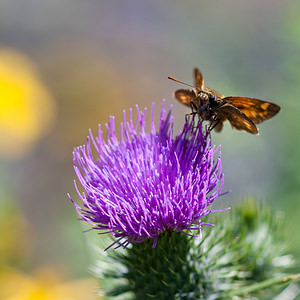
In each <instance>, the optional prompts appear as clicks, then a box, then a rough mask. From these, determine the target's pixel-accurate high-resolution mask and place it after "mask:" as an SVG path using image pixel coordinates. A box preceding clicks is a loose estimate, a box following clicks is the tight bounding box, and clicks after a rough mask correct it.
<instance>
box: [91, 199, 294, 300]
mask: <svg viewBox="0 0 300 300" xmlns="http://www.w3.org/2000/svg"><path fill="white" fill-rule="evenodd" d="M208 221H209V222H211V223H214V224H216V226H215V227H211V228H208V227H206V228H205V230H203V238H202V239H200V238H199V237H190V236H187V235H185V234H182V233H179V232H164V233H163V234H161V236H160V237H159V239H158V244H157V246H156V247H155V248H152V243H151V242H150V241H149V242H143V243H133V244H132V245H131V247H128V248H127V249H118V250H113V249H111V250H109V251H108V254H107V256H106V258H105V260H106V263H107V265H106V267H105V268H104V269H103V262H102V263H101V261H98V263H99V268H96V269H95V270H96V273H98V275H99V276H100V275H101V277H102V278H103V277H104V279H105V280H106V282H107V284H106V285H109V287H108V290H107V293H106V294H107V296H108V299H115V297H116V296H122V297H121V298H120V297H118V299H125V298H126V299H207V300H213V299H232V297H233V296H239V298H236V299H273V297H275V295H276V294H278V293H279V292H280V291H281V290H282V288H283V287H284V286H285V285H287V284H288V283H289V282H291V281H297V280H299V276H298V275H296V276H298V277H292V276H291V277H284V276H288V275H289V270H290V268H291V266H292V265H293V261H292V259H291V257H290V256H289V255H287V246H286V242H285V241H284V239H283V234H282V233H283V219H282V217H281V216H278V215H275V214H274V213H272V212H271V211H270V210H269V209H267V208H266V207H265V206H263V205H261V204H258V203H257V202H256V201H254V200H247V201H244V202H243V203H242V204H241V205H238V206H237V207H235V208H233V209H232V210H231V211H230V212H228V214H227V215H226V216H224V214H222V215H221V214H215V215H214V216H213V217H209V219H208ZM112 286H113V288H112Z"/></svg>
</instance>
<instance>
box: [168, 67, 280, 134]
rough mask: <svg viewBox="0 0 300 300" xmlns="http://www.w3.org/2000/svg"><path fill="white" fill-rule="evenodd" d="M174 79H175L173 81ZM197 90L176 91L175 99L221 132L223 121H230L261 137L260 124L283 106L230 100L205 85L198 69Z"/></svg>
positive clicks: (262, 101) (233, 124)
mask: <svg viewBox="0 0 300 300" xmlns="http://www.w3.org/2000/svg"><path fill="white" fill-rule="evenodd" d="M171 79H172V78H171ZM194 84H195V88H194V89H190V90H185V89H180V90H177V91H175V93H174V97H175V99H177V100H178V101H179V102H181V103H183V104H185V105H187V106H190V107H191V108H192V113H191V114H192V115H195V114H197V115H198V116H199V118H200V119H201V120H204V121H209V122H210V127H211V129H212V128H214V129H215V130H216V131H221V130H222V128H223V122H224V121H226V120H228V121H229V122H230V124H231V126H232V127H233V128H235V129H237V130H245V131H247V132H250V133H252V134H258V128H257V126H256V124H259V123H261V122H263V121H265V120H268V119H270V118H272V117H273V116H275V115H276V114H277V113H278V112H279V110H280V107H279V106H278V105H277V104H274V103H272V102H269V101H264V100H259V99H255V98H249V97H235V96H229V97H226V96H224V95H222V94H220V93H218V92H217V91H215V90H213V89H210V88H207V87H205V86H204V80H203V76H202V74H201V73H200V71H199V70H198V69H194Z"/></svg>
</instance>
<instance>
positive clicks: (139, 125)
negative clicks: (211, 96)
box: [69, 103, 224, 247]
mask: <svg viewBox="0 0 300 300" xmlns="http://www.w3.org/2000/svg"><path fill="white" fill-rule="evenodd" d="M136 109H137V115H138V116H137V120H136V122H135V123H134V122H133V118H132V110H130V115H129V121H128V122H127V121H126V116H125V111H124V121H123V123H121V130H120V139H119V140H118V138H117V136H116V133H115V124H114V117H110V122H109V124H106V129H107V139H106V141H105V140H104V138H103V135H102V130H101V126H100V125H99V132H98V136H97V137H96V138H94V137H93V135H92V133H91V131H90V134H89V136H88V137H87V144H86V145H84V146H80V147H77V148H76V149H75V150H74V153H73V158H74V169H75V172H76V175H77V177H78V180H79V181H80V183H81V185H82V187H83V188H84V190H85V192H84V193H81V192H79V190H78V188H77V185H76V182H75V187H76V190H77V192H78V195H79V196H80V198H81V200H82V203H83V205H81V206H80V205H78V204H76V203H75V202H74V201H73V200H72V199H71V197H70V196H69V197H70V199H71V201H72V202H73V203H74V205H75V206H76V209H77V211H78V213H79V215H80V216H81V218H82V219H83V220H85V221H86V222H88V223H89V224H91V225H92V226H93V228H96V229H100V230H101V233H111V235H112V236H114V237H116V238H118V240H117V241H116V242H118V241H120V240H121V239H123V238H124V239H125V241H124V242H123V243H122V244H121V245H122V246H124V247H126V246H127V245H128V244H129V243H130V242H143V241H144V240H146V239H153V240H154V243H153V247H155V246H156V243H157V238H158V236H159V235H160V234H161V233H162V232H164V231H167V230H172V231H177V232H183V233H185V234H187V233H186V232H185V231H191V230H200V232H201V228H202V225H211V224H206V223H203V222H201V218H202V217H204V216H206V215H208V214H209V213H210V212H212V211H216V210H210V209H208V208H207V207H208V206H209V205H210V204H212V202H213V201H214V200H215V199H216V198H217V197H218V196H220V195H221V189H222V185H223V181H224V175H223V174H222V173H221V160H220V153H219V157H218V159H217V160H216V162H214V159H213V157H214V154H215V153H216V152H218V148H216V147H215V146H214V147H211V145H210V141H209V140H207V138H206V136H205V135H204V134H203V131H202V124H201V123H199V124H198V125H197V128H194V127H193V122H189V123H186V124H185V126H184V129H183V131H182V132H181V133H180V134H179V136H177V137H176V138H173V137H172V136H173V117H172V116H171V109H172V108H170V110H169V112H168V114H166V112H165V110H164V103H163V107H162V109H161V116H160V123H159V128H158V132H157V131H156V129H155V124H154V104H153V108H152V120H151V129H150V133H146V132H145V123H146V122H145V115H146V109H145V110H144V112H141V111H140V110H139V108H138V106H137V107H136ZM92 146H93V147H94V148H95V150H96V157H94V155H93V154H92ZM111 246H112V245H111Z"/></svg>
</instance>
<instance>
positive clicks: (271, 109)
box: [223, 96, 280, 124]
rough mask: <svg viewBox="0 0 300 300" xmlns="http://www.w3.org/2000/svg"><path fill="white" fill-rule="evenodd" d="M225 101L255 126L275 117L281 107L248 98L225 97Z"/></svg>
mask: <svg viewBox="0 0 300 300" xmlns="http://www.w3.org/2000/svg"><path fill="white" fill-rule="evenodd" d="M223 100H224V101H226V102H227V103H229V104H231V105H233V106H234V107H236V108H237V109H239V110H240V111H241V112H242V113H244V114H245V115H246V116H247V117H248V118H249V119H250V120H251V121H253V123H254V124H259V123H261V122H263V121H265V120H268V119H270V118H272V117H274V116H275V115H276V114H277V113H278V112H279V111H280V106H278V105H277V104H274V103H272V102H268V101H263V100H259V99H255V98H248V97H231V96H230V97H225V98H223Z"/></svg>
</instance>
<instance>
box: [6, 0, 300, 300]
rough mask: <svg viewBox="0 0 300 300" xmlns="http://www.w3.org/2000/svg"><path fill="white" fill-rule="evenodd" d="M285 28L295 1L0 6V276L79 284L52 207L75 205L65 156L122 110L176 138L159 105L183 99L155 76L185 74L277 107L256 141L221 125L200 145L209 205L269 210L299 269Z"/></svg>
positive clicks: (84, 253)
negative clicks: (217, 174)
mask: <svg viewBox="0 0 300 300" xmlns="http://www.w3.org/2000/svg"><path fill="white" fill-rule="evenodd" d="M299 14H300V2H299V1H296V0H264V1H262V0H254V1H246V0H230V1H220V0H219V1H209V0H205V1H179V0H175V1H174V0H173V1H170V0H168V1H138V0H132V1H122V0H117V1H96V0H86V1H79V0H72V1H71V0H63V1H57V0H43V1H39V0H27V1H17V0H2V1H1V2H0V134H1V140H0V167H1V169H0V208H1V209H0V234H1V241H0V243H1V244H0V253H1V254H2V255H1V257H2V259H1V260H0V263H1V264H3V266H5V267H12V266H17V268H18V269H22V271H24V272H27V273H30V272H33V271H32V270H36V269H39V268H40V267H44V266H47V267H46V268H47V270H48V269H51V270H55V272H57V274H59V276H62V277H63V279H62V281H64V280H65V281H66V280H71V281H72V280H76V279H78V278H83V277H87V276H89V272H88V265H89V263H90V260H89V258H88V257H89V255H88V252H89V250H88V247H87V244H86V241H85V235H84V234H83V233H82V225H81V224H80V222H78V220H77V214H76V211H75V208H74V206H73V205H72V204H71V203H70V201H69V200H68V198H67V196H66V194H67V192H70V193H71V194H72V195H73V196H75V195H76V192H75V190H74V187H73V180H74V179H75V174H74V172H73V166H72V150H73V147H75V146H77V145H81V144H83V143H85V141H86V135H87V134H88V129H89V128H91V129H92V130H93V131H94V132H95V131H96V130H97V126H98V124H99V123H101V124H104V123H106V122H107V121H108V119H109V116H110V115H115V116H116V119H117V122H119V121H120V120H121V118H122V111H123V109H126V110H128V109H129V108H131V107H134V106H135V104H139V106H140V108H144V107H148V110H150V108H151V104H152V102H155V103H156V109H157V115H158V110H159V107H160V105H161V100H162V99H166V104H167V106H169V105H171V104H172V105H174V108H173V113H174V116H175V131H176V132H179V130H180V129H181V128H182V125H183V124H184V115H185V114H186V113H187V112H188V111H189V110H188V109H187V108H186V107H184V106H183V105H181V104H180V103H177V102H176V101H175V100H174V99H173V98H172V92H173V91H174V90H175V89H179V88H184V86H181V85H179V84H177V83H174V82H171V81H169V80H168V79H167V76H169V75H171V76H174V77H175V78H177V79H180V80H183V81H185V82H187V83H193V81H192V80H193V79H192V69H193V68H194V67H199V68H200V70H201V72H202V73H203V74H204V79H205V82H206V85H207V86H208V87H211V88H214V89H216V90H217V91H219V92H220V93H222V94H225V95H228V96H229V95H240V96H249V97H256V98H260V99H265V100H270V101H272V102H275V103H277V104H279V105H280V106H281V107H282V111H281V112H280V114H279V115H277V116H276V117H275V118H274V119H272V120H270V121H268V122H266V123H263V124H261V125H259V128H260V135H259V136H252V135H250V134H247V133H245V132H238V131H234V130H232V129H231V127H230V125H229V124H226V126H225V129H224V131H223V132H222V133H221V134H213V143H215V144H217V145H219V144H221V146H222V147H221V151H222V163H223V171H224V173H225V187H224V190H228V189H232V193H230V194H228V195H226V196H224V197H223V198H221V199H219V205H220V206H222V207H227V206H229V205H231V204H232V203H233V202H234V201H239V200H240V199H241V198H242V197H244V196H256V197H257V198H258V199H260V200H261V201H265V202H268V203H269V204H270V206H271V207H272V208H273V209H274V210H281V211H282V212H283V213H285V214H286V216H287V221H288V223H287V230H286V231H287V243H288V244H290V245H291V249H292V251H293V253H294V254H295V255H296V256H298V257H299V256H300V255H299V254H300V238H299V226H300V216H299V213H300V192H299V188H300V175H299V174H300V172H299V170H298V168H299V167H300V151H299V146H300V139H299V138H300V130H299V129H300V125H299V122H298V120H299V118H300V101H299V99H298V98H300V18H299ZM1 251H2V252H1ZM62 274H63V275H62ZM0 275H1V274H0ZM59 276H58V277H59ZM58 281H59V280H58ZM0 284H1V283H0ZM0 296H1V295H0ZM77 296H78V295H77ZM91 297H92V296H91ZM0 298H1V297H0ZM4 299H6V298H4ZM7 299H8V298H7ZM18 299H25V298H24V297H23V298H22V297H21V296H20V298H18ZM26 299H27V298H26ZM28 299H29V298H28ZM30 299H32V298H30ZM37 299H39V298H37ZM40 299H42V298H40ZM57 299H59V298H57ZM74 299H75V298H74ZM76 299H77V298H76ZM78 299H80V298H78ZM90 299H93V298H90Z"/></svg>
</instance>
